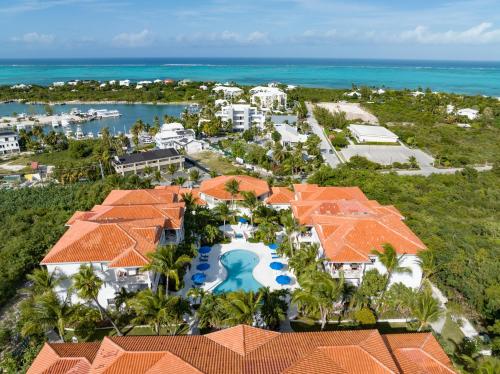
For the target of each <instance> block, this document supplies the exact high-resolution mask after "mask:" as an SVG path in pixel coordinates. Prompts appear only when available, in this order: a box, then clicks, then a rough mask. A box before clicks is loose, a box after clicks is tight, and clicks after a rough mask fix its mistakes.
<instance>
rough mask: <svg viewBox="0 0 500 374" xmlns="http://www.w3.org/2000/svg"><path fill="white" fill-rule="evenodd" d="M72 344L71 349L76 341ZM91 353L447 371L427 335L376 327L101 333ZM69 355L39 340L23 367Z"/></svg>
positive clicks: (155, 360) (110, 369)
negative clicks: (181, 333) (41, 346)
mask: <svg viewBox="0 0 500 374" xmlns="http://www.w3.org/2000/svg"><path fill="white" fill-rule="evenodd" d="M416 335H418V336H416ZM47 346H48V345H47ZM52 346H56V344H54V345H52ZM73 346H74V350H76V351H78V349H79V347H80V346H81V344H74V345H73ZM82 349H83V350H86V349H84V348H82ZM391 350H392V351H391ZM394 350H395V351H394ZM409 350H410V351H411V352H410V351H409ZM408 352H410V353H408ZM398 355H401V357H402V358H401V361H400V359H398V358H397V356H398ZM94 356H95V358H94V359H93V360H90V362H91V369H90V370H88V371H87V372H88V373H93V374H94V373H96V374H97V373H107V374H114V373H149V374H151V373H163V372H172V373H187V374H191V373H193V374H194V373H197V374H198V373H217V374H219V373H220V374H238V373H242V374H243V373H245V374H246V373H248V374H251V373H258V374H267V373H269V374H271V373H297V374H299V373H300V374H302V373H308V374H309V373H312V374H323V373H325V374H326V373H334V374H336V373H339V374H366V373H375V374H377V373H404V374H407V373H408V374H409V373H412V374H413V373H415V374H417V373H418V374H424V373H437V374H441V373H443V374H449V373H453V370H452V368H451V366H449V365H450V363H449V359H448V358H447V357H446V355H445V353H444V352H443V350H442V349H441V347H440V346H439V344H438V343H437V342H436V340H435V339H434V338H433V337H432V335H431V334H428V333H426V334H396V335H386V336H384V337H382V336H381V335H380V334H379V333H378V331H377V330H357V331H330V332H311V333H278V332H272V331H267V330H260V329H257V328H254V327H249V326H236V327H233V328H229V329H226V330H222V331H219V332H215V333H211V334H207V335H205V336H199V335H198V336H195V335H189V336H130V337H112V338H108V337H106V338H104V340H103V341H102V343H101V344H100V347H99V350H98V352H97V354H94ZM424 357H425V359H424ZM75 358H76V357H75V356H74V354H71V355H68V356H65V355H58V354H56V353H55V351H54V349H53V348H52V347H51V346H49V347H48V348H47V347H44V349H42V351H41V352H40V354H39V355H38V357H37V358H36V360H35V361H34V363H33V366H32V368H31V369H30V373H31V374H35V373H43V372H47V371H46V370H47V368H50V367H52V365H55V364H56V363H58V362H62V361H63V360H67V359H71V360H72V359H75ZM90 358H92V357H90ZM395 358H396V360H397V363H396V361H395ZM82 360H85V362H89V361H86V360H87V358H82ZM433 360H434V361H433ZM82 362H83V361H82ZM435 362H437V364H436V363H435ZM60 365H62V366H65V365H67V367H68V368H69V369H68V370H67V371H58V372H57V373H70V372H71V371H70V370H71V368H70V366H71V365H70V364H60ZM65 367H66V366H65ZM442 368H444V369H445V370H447V371H439V370H441V369H442ZM87 369H88V368H87Z"/></svg>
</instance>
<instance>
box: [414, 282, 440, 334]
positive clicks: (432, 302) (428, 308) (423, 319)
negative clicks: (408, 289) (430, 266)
mask: <svg viewBox="0 0 500 374" xmlns="http://www.w3.org/2000/svg"><path fill="white" fill-rule="evenodd" d="M411 310H412V313H413V316H414V317H415V318H416V319H418V321H419V323H420V325H419V327H418V331H422V329H423V328H425V327H427V326H429V324H430V323H432V322H434V321H437V320H438V319H439V317H440V316H441V313H442V311H441V307H440V306H439V301H437V300H436V299H435V298H434V297H432V292H431V291H430V289H426V290H424V291H423V292H421V293H419V294H418V296H417V298H416V299H415V301H414V303H413V305H412V308H411Z"/></svg>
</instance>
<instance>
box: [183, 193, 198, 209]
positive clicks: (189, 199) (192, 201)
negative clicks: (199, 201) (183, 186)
mask: <svg viewBox="0 0 500 374" xmlns="http://www.w3.org/2000/svg"><path fill="white" fill-rule="evenodd" d="M181 200H182V201H183V202H184V204H186V210H187V211H192V210H194V208H195V206H196V197H194V196H193V194H192V193H191V192H186V193H183V194H181Z"/></svg>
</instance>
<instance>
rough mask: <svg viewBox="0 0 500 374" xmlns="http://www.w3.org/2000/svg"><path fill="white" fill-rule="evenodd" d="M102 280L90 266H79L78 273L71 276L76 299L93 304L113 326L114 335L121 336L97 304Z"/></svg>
mask: <svg viewBox="0 0 500 374" xmlns="http://www.w3.org/2000/svg"><path fill="white" fill-rule="evenodd" d="M102 284H103V280H102V279H101V278H99V277H98V276H97V275H96V274H95V273H94V269H93V268H92V264H90V265H81V266H80V270H79V271H78V273H76V274H75V275H73V288H74V289H75V290H76V292H77V295H78V297H80V298H81V299H83V300H86V301H88V302H93V303H94V304H95V305H96V306H97V308H98V309H99V311H100V312H101V314H102V315H104V316H105V317H106V319H107V320H108V321H109V322H110V323H111V325H113V328H114V329H115V330H116V334H117V335H119V336H121V335H122V332H121V331H120V329H119V328H118V326H117V325H116V324H115V322H114V321H113V319H112V318H111V316H110V315H109V313H108V312H107V311H106V309H104V307H103V306H102V305H101V304H100V303H99V300H98V296H99V291H100V290H101V287H102Z"/></svg>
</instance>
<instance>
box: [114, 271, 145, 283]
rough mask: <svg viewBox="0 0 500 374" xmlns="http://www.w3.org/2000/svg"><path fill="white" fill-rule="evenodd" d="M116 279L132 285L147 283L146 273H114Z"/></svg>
mask: <svg viewBox="0 0 500 374" xmlns="http://www.w3.org/2000/svg"><path fill="white" fill-rule="evenodd" d="M116 281H117V282H118V283H119V284H120V285H122V286H125V285H132V284H147V283H148V275H147V274H136V275H126V274H125V275H123V274H116Z"/></svg>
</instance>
